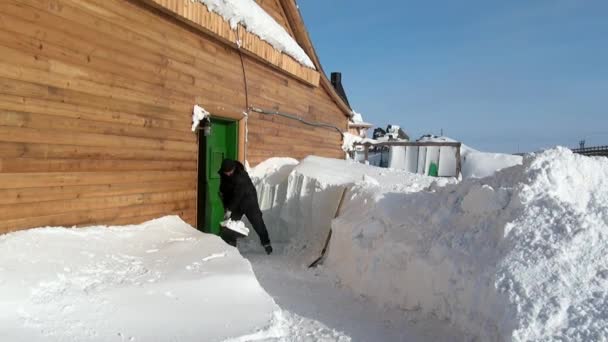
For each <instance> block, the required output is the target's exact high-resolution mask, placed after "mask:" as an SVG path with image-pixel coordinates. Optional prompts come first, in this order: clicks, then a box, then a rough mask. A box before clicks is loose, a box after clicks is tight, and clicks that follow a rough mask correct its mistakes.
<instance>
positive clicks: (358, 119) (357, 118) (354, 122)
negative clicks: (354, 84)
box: [348, 110, 373, 127]
mask: <svg viewBox="0 0 608 342" xmlns="http://www.w3.org/2000/svg"><path fill="white" fill-rule="evenodd" d="M348 126H349V127H372V126H373V124H371V123H369V122H365V121H363V115H361V113H357V112H355V111H354V110H353V115H352V117H351V121H349V123H348Z"/></svg>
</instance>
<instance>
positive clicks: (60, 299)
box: [0, 216, 350, 342]
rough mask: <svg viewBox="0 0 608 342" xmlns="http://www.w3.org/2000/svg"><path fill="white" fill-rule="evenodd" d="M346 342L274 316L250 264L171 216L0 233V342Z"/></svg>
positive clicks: (285, 315)
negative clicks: (136, 222)
mask: <svg viewBox="0 0 608 342" xmlns="http://www.w3.org/2000/svg"><path fill="white" fill-rule="evenodd" d="M299 336H303V337H307V338H311V339H312V340H322V339H323V338H325V337H327V336H330V337H332V338H333V339H325V340H327V341H349V340H350V339H349V338H348V336H345V335H343V334H342V333H339V332H336V331H335V330H333V329H329V328H327V327H326V326H325V325H323V324H322V323H320V322H316V321H314V320H310V319H308V318H303V317H300V316H298V315H297V314H294V313H291V312H288V311H283V310H280V308H279V307H278V306H277V305H276V304H275V302H274V300H273V299H272V298H271V297H270V296H269V295H268V294H267V293H266V292H265V291H264V290H263V289H262V287H261V286H260V284H259V283H258V281H257V279H256V277H255V275H254V274H253V272H252V269H251V265H250V264H249V262H248V261H247V260H245V259H244V258H243V257H242V256H241V255H240V254H239V252H238V251H237V250H236V249H235V248H233V247H231V246H228V245H226V244H225V243H224V242H223V241H222V240H221V239H220V238H218V237H217V236H214V235H208V234H203V233H201V232H199V231H197V230H196V229H194V228H192V227H191V226H189V225H188V224H186V223H185V222H183V221H182V220H181V219H179V218H178V217H176V216H168V217H164V218H160V219H157V220H152V221H149V222H146V223H143V224H141V225H134V226H124V227H101V226H99V227H88V228H74V229H68V228H38V229H31V230H26V231H21V232H15V233H11V234H6V235H2V236H0V341H7V342H8V341H10V342H17V341H27V342H35V341H184V342H190V341H192V342H195V341H223V340H230V341H300V340H304V339H299Z"/></svg>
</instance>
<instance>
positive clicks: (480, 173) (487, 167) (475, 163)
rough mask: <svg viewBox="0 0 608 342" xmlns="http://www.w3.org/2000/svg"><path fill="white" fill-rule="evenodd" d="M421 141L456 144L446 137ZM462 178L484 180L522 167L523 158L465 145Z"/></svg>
mask: <svg viewBox="0 0 608 342" xmlns="http://www.w3.org/2000/svg"><path fill="white" fill-rule="evenodd" d="M419 141H436V142H444V141H449V142H456V140H454V139H451V138H448V137H444V136H432V137H424V138H422V139H420V140H419ZM460 153H461V158H462V176H463V178H483V177H488V176H491V175H493V174H494V173H495V172H496V171H499V170H502V169H505V168H508V167H511V166H515V165H521V163H522V161H523V157H522V156H517V155H512V154H505V153H490V152H481V151H478V150H476V149H474V148H471V147H469V146H467V145H465V144H462V147H461V151H460Z"/></svg>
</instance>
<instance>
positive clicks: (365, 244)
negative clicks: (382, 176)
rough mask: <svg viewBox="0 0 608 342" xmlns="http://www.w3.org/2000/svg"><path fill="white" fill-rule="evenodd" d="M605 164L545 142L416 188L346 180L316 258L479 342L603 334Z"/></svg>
mask: <svg viewBox="0 0 608 342" xmlns="http://www.w3.org/2000/svg"><path fill="white" fill-rule="evenodd" d="M607 180H608V160H605V159H591V158H587V157H582V156H578V155H574V154H572V153H571V152H570V151H569V150H567V149H561V148H560V149H556V150H552V151H548V152H545V153H542V154H540V155H537V156H530V157H528V158H527V159H526V160H525V162H524V165H523V166H516V167H513V168H509V169H506V170H504V171H502V172H499V173H497V174H496V175H495V176H494V177H489V178H484V179H471V180H466V181H464V182H463V183H461V184H458V185H448V186H446V187H444V188H439V187H431V188H430V189H428V190H427V191H421V192H416V193H409V194H407V193H396V192H386V191H383V190H382V189H379V188H378V187H370V186H365V185H357V186H355V187H353V188H352V189H351V190H349V192H348V195H347V196H348V198H350V201H348V202H346V203H345V204H344V206H343V211H342V214H341V215H340V217H339V218H338V219H336V220H334V221H333V224H332V229H333V236H332V241H331V245H330V249H329V255H328V257H327V261H326V265H327V267H328V268H330V269H332V270H333V271H334V272H336V274H337V275H338V277H339V278H340V279H341V280H342V282H343V283H344V284H346V285H347V286H349V287H350V288H351V289H353V290H354V291H355V292H357V293H360V294H362V295H366V296H368V297H370V298H372V299H373V300H374V301H376V302H377V303H380V304H384V305H390V306H395V305H396V306H398V307H400V308H402V309H403V310H416V311H420V312H422V313H425V314H430V315H434V316H437V317H439V318H441V319H447V320H450V321H451V322H452V323H453V324H455V325H456V326H457V327H459V328H460V329H462V330H464V331H465V332H467V333H469V334H471V335H472V336H476V337H479V338H480V339H481V340H482V341H541V340H542V341H547V340H567V341H591V340H593V341H601V340H605V339H606V336H608V309H606V308H607V307H608V306H607V304H608V253H607V252H608V243H607V240H606V234H608V233H607V232H608V181H607Z"/></svg>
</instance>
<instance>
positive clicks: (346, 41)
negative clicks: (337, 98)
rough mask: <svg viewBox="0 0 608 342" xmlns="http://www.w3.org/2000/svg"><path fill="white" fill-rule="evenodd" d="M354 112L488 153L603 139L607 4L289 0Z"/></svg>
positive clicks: (590, 0) (597, 0)
mask: <svg viewBox="0 0 608 342" xmlns="http://www.w3.org/2000/svg"><path fill="white" fill-rule="evenodd" d="M298 5H299V7H300V10H301V12H302V15H303V16H304V20H305V22H306V24H307V27H308V30H309V33H310V35H311V38H312V40H313V43H314V44H315V47H316V50H317V53H318V55H319V57H320V59H321V63H322V64H323V68H324V69H325V72H326V73H327V74H329V73H330V72H331V71H341V72H342V74H343V76H342V81H343V84H344V86H345V88H346V91H347V94H348V97H349V101H350V102H351V105H352V107H353V108H354V109H355V110H357V111H359V112H361V113H362V114H363V115H364V118H365V119H366V121H370V122H372V123H374V124H376V125H378V126H384V127H386V125H387V124H388V123H393V124H398V125H401V126H402V127H403V128H405V130H406V131H407V132H408V133H410V135H411V136H412V137H415V138H417V137H419V136H420V135H422V134H425V133H434V134H439V131H440V129H441V128H443V130H444V133H445V134H446V135H448V136H451V137H453V138H456V139H460V140H462V141H463V142H465V143H466V144H468V145H471V146H472V147H476V148H478V149H482V150H488V151H501V152H517V151H518V150H519V151H522V152H524V151H532V150H536V149H540V148H544V147H551V146H554V145H563V146H568V147H573V146H576V145H577V144H578V141H579V140H580V139H583V138H585V139H586V140H587V145H592V144H593V145H596V144H604V145H608V0H508V1H506V0H505V1H488V0H458V1H457V0H442V1H437V0H416V1H409V0H379V1H362V0H299V1H298Z"/></svg>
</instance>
